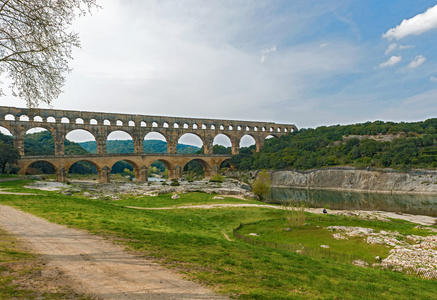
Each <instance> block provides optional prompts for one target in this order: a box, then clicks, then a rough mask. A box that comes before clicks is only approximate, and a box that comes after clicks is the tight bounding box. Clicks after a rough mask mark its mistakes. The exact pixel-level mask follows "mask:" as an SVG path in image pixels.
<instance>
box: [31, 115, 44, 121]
mask: <svg viewBox="0 0 437 300" xmlns="http://www.w3.org/2000/svg"><path fill="white" fill-rule="evenodd" d="M33 121H34V122H43V118H42V117H41V116H34V117H33Z"/></svg>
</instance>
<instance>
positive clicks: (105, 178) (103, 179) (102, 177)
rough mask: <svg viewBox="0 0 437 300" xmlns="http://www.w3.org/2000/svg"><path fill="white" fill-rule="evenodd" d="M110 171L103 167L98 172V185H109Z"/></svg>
mask: <svg viewBox="0 0 437 300" xmlns="http://www.w3.org/2000/svg"><path fill="white" fill-rule="evenodd" d="M110 173H111V170H110V169H109V168H108V167H106V166H105V167H103V169H102V170H100V172H99V182H100V183H110V182H111V177H110Z"/></svg>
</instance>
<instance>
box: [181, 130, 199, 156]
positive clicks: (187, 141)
mask: <svg viewBox="0 0 437 300" xmlns="http://www.w3.org/2000/svg"><path fill="white" fill-rule="evenodd" d="M202 146H203V142H202V139H201V138H200V137H198V136H197V135H195V134H193V133H186V134H184V135H182V136H181V137H180V138H179V140H178V145H177V147H176V150H177V153H181V154H182V153H196V152H198V151H199V150H200V148H202Z"/></svg>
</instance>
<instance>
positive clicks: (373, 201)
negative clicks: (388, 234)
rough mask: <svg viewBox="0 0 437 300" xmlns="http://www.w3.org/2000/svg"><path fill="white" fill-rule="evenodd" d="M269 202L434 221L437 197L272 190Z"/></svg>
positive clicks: (436, 210)
mask: <svg viewBox="0 0 437 300" xmlns="http://www.w3.org/2000/svg"><path fill="white" fill-rule="evenodd" d="M267 200H268V201H270V202H281V201H284V200H286V201H290V200H291V201H295V202H297V203H304V204H305V205H307V206H308V207H325V208H330V209H344V210H354V209H359V210H382V211H391V212H402V213H408V214H414V215H428V216H433V217H437V195H420V194H417V195H410V194H376V193H357V192H344V191H328V190H306V189H293V188H274V187H272V189H271V192H270V195H269V197H267Z"/></svg>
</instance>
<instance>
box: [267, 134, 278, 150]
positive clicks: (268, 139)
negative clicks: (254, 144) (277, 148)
mask: <svg viewBox="0 0 437 300" xmlns="http://www.w3.org/2000/svg"><path fill="white" fill-rule="evenodd" d="M275 138H278V137H277V136H276V135H272V134H269V135H268V136H266V138H265V139H264V141H265V142H264V147H265V146H267V145H268V144H269V143H270V142H271V141H272V140H274V139H275Z"/></svg>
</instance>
